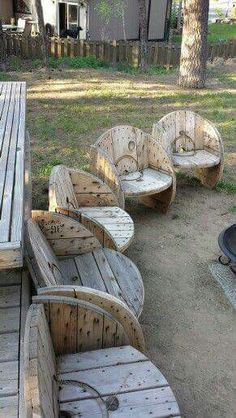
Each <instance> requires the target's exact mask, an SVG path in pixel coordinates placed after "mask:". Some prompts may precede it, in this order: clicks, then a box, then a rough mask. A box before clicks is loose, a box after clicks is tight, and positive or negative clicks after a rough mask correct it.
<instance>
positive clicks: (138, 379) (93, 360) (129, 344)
mask: <svg viewBox="0 0 236 418" xmlns="http://www.w3.org/2000/svg"><path fill="white" fill-rule="evenodd" d="M93 302H94V301H93V299H92V301H91V302H87V301H85V300H84V299H79V298H75V297H74V298H70V297H65V296H59V295H58V296H51V295H44V296H37V297H35V298H33V304H32V305H31V307H30V308H29V311H28V315H27V320H26V326H25V337H24V392H25V393H24V395H25V396H24V398H25V410H26V413H25V416H26V418H33V417H36V416H37V418H45V417H47V418H58V417H59V416H60V417H72V416H73V417H81V418H95V417H111V416H114V417H115V416H120V417H121V418H131V417H134V416H138V417H142V418H147V417H150V415H153V416H155V417H157V418H158V417H173V416H175V417H177V416H179V415H180V411H179V408H178V405H177V402H176V399H175V396H174V394H173V392H172V390H171V388H170V386H169V385H168V382H167V381H166V379H165V378H164V376H163V375H162V374H161V372H160V371H159V370H158V369H157V368H156V367H155V366H154V364H153V363H151V361H150V360H149V359H148V358H147V357H146V356H145V355H144V354H143V350H144V339H143V334H142V330H141V328H140V325H139V324H138V322H137V320H136V318H135V317H134V316H133V318H132V321H131V323H128V322H127V321H126V320H125V321H124V320H123V321H122V320H121V319H118V318H117V316H116V315H115V313H114V315H113V314H110V311H107V309H106V308H103V307H102V308H101V307H98V305H99V303H98V304H97V303H96V304H94V303H93ZM115 308H116V309H114V312H116V311H119V312H121V311H122V315H120V318H121V317H122V316H123V317H125V316H126V310H127V313H128V314H129V315H130V316H132V312H130V311H129V309H128V308H127V307H122V308H121V307H120V306H119V304H118V305H117V306H115ZM113 414H114V415H113Z"/></svg>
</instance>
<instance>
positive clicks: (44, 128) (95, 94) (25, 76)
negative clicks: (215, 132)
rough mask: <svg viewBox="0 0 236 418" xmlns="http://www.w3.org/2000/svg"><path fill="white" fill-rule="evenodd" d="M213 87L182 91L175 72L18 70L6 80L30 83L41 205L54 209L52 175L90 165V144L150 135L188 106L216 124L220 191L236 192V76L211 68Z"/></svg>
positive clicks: (35, 175) (30, 113)
mask: <svg viewBox="0 0 236 418" xmlns="http://www.w3.org/2000/svg"><path fill="white" fill-rule="evenodd" d="M211 71H212V73H211V76H212V77H211V80H210V85H209V87H208V88H207V89H205V90H201V91H193V90H192V91H188V90H182V89H179V88H178V87H177V86H176V77H177V73H176V72H174V71H173V72H171V73H166V74H160V75H159V76H151V75H148V76H141V75H130V74H124V73H118V72H114V71H112V70H107V69H100V70H92V69H82V70H69V69H65V70H63V71H59V70H55V71H54V72H53V73H52V79H51V80H47V79H45V75H44V73H43V72H42V70H34V72H19V71H18V72H16V71H15V72H12V73H7V74H2V75H0V80H1V78H2V79H20V80H26V81H27V83H28V102H27V103H28V111H27V118H28V120H27V125H28V129H29V132H30V135H31V139H32V161H33V181H34V188H33V191H34V200H33V202H34V207H35V208H47V189H48V176H49V173H50V171H51V169H52V167H53V166H54V165H56V164H61V163H64V164H66V165H68V166H72V167H81V168H84V169H86V168H87V151H88V146H89V145H90V144H92V143H93V142H94V141H95V140H96V138H98V136H99V135H100V134H101V133H102V132H103V131H104V130H106V129H108V128H110V127H112V126H114V125H118V124H130V125H134V126H137V127H139V128H142V129H144V130H146V131H148V132H150V131H151V128H152V124H153V122H155V121H156V120H158V119H159V118H161V117H162V116H164V115H165V114H166V113H168V112H171V111H173V110H177V109H182V108H188V109H192V110H194V111H196V112H199V113H200V114H201V115H202V116H204V117H207V118H208V119H210V120H211V121H213V122H214V123H215V124H216V126H217V127H218V128H219V130H220V132H221V133H222V135H223V138H224V141H225V148H226V167H225V174H224V178H223V182H221V183H220V184H219V190H220V189H224V190H225V189H226V191H228V192H231V193H233V192H235V187H236V186H235V185H234V183H235V177H234V176H235V174H236V168H235V161H236V142H235V127H236V123H235V95H234V90H233V84H234V83H235V76H234V75H233V73H234V71H233V69H232V68H231V67H230V68H229V71H228V72H226V73H225V72H222V71H220V72H217V71H215V70H214V71H213V70H211Z"/></svg>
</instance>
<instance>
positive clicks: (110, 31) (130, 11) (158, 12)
mask: <svg viewBox="0 0 236 418" xmlns="http://www.w3.org/2000/svg"><path fill="white" fill-rule="evenodd" d="M124 2H125V19H124V26H125V34H126V39H128V40H135V39H136V40H137V39H139V14H138V10H139V6H138V0H124ZM146 2H147V11H148V8H149V0H146ZM97 4H98V0H89V2H88V5H89V6H88V7H89V8H88V15H89V35H90V39H91V40H93V41H96V40H101V39H102V40H114V39H116V40H121V39H124V29H123V22H122V19H121V18H120V17H113V18H112V19H111V21H110V22H109V23H108V24H104V21H103V19H102V18H101V17H100V16H99V13H98V11H97ZM168 4H170V0H151V9H150V26H149V39H150V40H151V39H160V40H162V39H163V38H164V34H165V28H166V11H167V7H168Z"/></svg>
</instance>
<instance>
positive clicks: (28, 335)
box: [24, 304, 59, 418]
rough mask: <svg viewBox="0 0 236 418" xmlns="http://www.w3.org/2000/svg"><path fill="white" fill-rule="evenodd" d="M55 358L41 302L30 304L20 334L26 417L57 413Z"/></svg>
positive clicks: (40, 416)
mask: <svg viewBox="0 0 236 418" xmlns="http://www.w3.org/2000/svg"><path fill="white" fill-rule="evenodd" d="M58 395H59V392H58V384H57V383H56V358H55V353H54V348H53V344H52V340H51V336H50V332H49V328H48V323H47V319H46V316H45V312H44V307H43V305H42V304H38V305H31V306H30V308H29V310H28V314H27V319H26V324H25V336H24V399H25V411H26V418H33V417H36V416H37V417H38V418H44V417H47V418H57V417H58V416H59V401H58Z"/></svg>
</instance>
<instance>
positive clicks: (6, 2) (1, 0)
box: [0, 0, 13, 23]
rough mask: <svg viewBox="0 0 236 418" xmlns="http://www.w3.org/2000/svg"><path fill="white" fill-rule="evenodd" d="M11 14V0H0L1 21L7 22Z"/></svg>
mask: <svg viewBox="0 0 236 418" xmlns="http://www.w3.org/2000/svg"><path fill="white" fill-rule="evenodd" d="M12 16H13V6H12V1H11V0H0V19H2V21H3V22H6V23H7V22H9V21H10V18H11V17H12Z"/></svg>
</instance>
